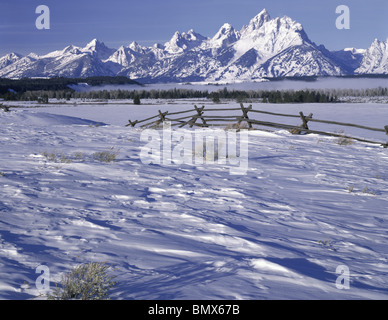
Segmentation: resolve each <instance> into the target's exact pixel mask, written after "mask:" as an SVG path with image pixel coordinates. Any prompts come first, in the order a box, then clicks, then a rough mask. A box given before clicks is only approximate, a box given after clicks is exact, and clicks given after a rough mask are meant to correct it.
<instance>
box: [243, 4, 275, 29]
mask: <svg viewBox="0 0 388 320" xmlns="http://www.w3.org/2000/svg"><path fill="white" fill-rule="evenodd" d="M270 20H271V17H270V15H269V13H268V11H267V9H263V10H262V11H261V12H260V13H259V14H258V15H256V16H255V17H253V18H252V19H251V21H249V24H248V25H247V26H244V27H243V28H242V30H241V34H248V33H251V32H252V31H254V30H257V29H259V28H261V27H262V26H263V24H264V23H266V22H268V21H270Z"/></svg>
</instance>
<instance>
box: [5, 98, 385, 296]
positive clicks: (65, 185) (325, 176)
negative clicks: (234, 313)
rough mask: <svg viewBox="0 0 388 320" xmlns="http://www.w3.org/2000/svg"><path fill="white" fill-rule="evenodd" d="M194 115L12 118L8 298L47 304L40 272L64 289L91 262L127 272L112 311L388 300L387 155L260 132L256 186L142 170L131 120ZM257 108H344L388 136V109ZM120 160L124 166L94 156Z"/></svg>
mask: <svg viewBox="0 0 388 320" xmlns="http://www.w3.org/2000/svg"><path fill="white" fill-rule="evenodd" d="M186 103H188V104H189V102H186ZM190 103H191V102H190ZM232 106H233V104H232ZM182 107H184V108H186V107H187V105H186V106H184V103H178V104H176V105H162V106H161V105H157V106H146V105H143V106H139V107H135V106H128V105H121V106H120V105H113V104H108V105H105V106H91V105H89V106H78V107H70V106H65V105H63V106H56V107H47V108H42V109H35V108H33V109H32V108H21V109H19V110H16V111H13V112H9V113H5V112H3V111H0V146H1V147H0V172H1V174H0V298H1V299H32V298H36V297H38V296H39V295H40V294H41V293H42V292H39V290H37V288H36V286H35V280H36V279H37V277H38V276H39V274H37V273H36V272H35V271H36V268H37V267H38V266H39V265H46V266H47V267H49V269H50V276H51V278H50V279H51V285H52V287H54V283H55V282H58V281H59V280H60V276H61V274H62V273H63V272H68V271H69V270H70V269H71V268H72V267H74V266H76V265H77V264H80V263H87V262H93V261H96V262H104V261H106V262H108V263H110V264H112V265H114V266H115V267H116V268H115V270H113V271H112V272H113V274H114V275H116V276H117V278H116V281H117V282H118V284H117V286H116V287H115V288H114V290H113V292H112V294H111V298H112V299H387V298H388V213H387V207H388V149H384V148H382V147H379V146H375V145H368V144H363V143H355V144H352V145H347V146H344V145H338V144H336V143H335V141H336V138H328V137H322V136H318V135H301V136H295V135H291V134H289V133H288V132H287V131H276V132H264V131H252V132H250V133H249V168H248V171H247V174H246V175H237V176H236V175H230V172H229V167H228V166H225V165H218V164H212V165H211V164H206V163H205V164H201V165H176V164H173V165H169V166H164V165H155V164H151V165H146V164H143V163H142V162H141V161H140V158H139V154H140V149H141V147H142V146H144V144H145V143H144V142H141V141H140V130H138V129H133V128H129V127H125V126H124V125H125V124H126V123H127V119H132V120H135V119H141V118H145V117H147V116H152V115H154V114H156V113H157V110H158V109H161V110H166V109H167V110H171V111H173V110H177V109H179V108H182ZM254 108H257V109H263V108H267V109H268V110H273V111H285V110H288V111H290V112H291V111H296V110H298V111H301V110H303V111H304V112H305V114H308V113H309V112H310V111H311V112H314V113H315V114H317V115H318V114H319V115H320V116H319V117H318V116H317V118H323V119H325V118H326V119H328V118H330V115H332V114H333V108H335V109H336V110H337V111H338V112H340V113H341V115H347V116H348V118H347V119H346V120H348V122H356V123H360V124H363V123H365V124H369V125H370V123H368V121H372V120H371V119H370V118H368V116H369V115H370V114H371V109H372V108H373V110H375V111H376V118H375V119H373V122H374V124H375V126H381V125H386V124H388V123H384V117H383V115H384V114H385V115H386V114H387V106H386V105H371V104H369V105H367V104H365V105H363V104H357V105H341V106H338V105H335V107H334V106H331V105H292V106H290V105H289V106H275V105H265V106H262V105H259V104H255V105H254ZM287 108H288V109H287ZM85 119H87V120H85ZM344 120H345V119H344ZM385 120H386V117H385ZM96 122H104V123H106V125H100V126H96V125H95V124H96ZM376 122H378V123H376ZM298 124H299V123H298ZM346 133H351V132H350V131H347V130H346ZM376 134H377V133H376ZM378 138H379V139H381V140H382V141H384V139H386V138H387V137H386V136H384V134H382V135H380V136H379V137H376V139H378ZM385 141H386V140H385ZM111 147H114V148H115V150H118V149H119V153H118V156H117V159H116V161H114V162H111V163H105V162H101V161H98V160H97V159H95V158H94V157H93V154H94V153H95V152H100V151H105V150H109V149H110V148H111ZM44 152H46V153H54V152H56V153H57V154H58V159H57V161H54V160H53V159H48V158H47V157H44V156H43V153H44ZM59 154H62V156H64V158H63V159H70V160H71V162H69V163H67V162H66V163H62V162H61V161H60V157H61V156H60V155H59ZM339 265H344V266H346V267H347V268H349V271H350V283H349V288H348V289H342V290H341V289H338V288H337V286H336V280H337V277H339V276H340V274H339V273H338V274H337V273H336V269H337V267H338V266H339ZM42 298H44V297H42V296H41V297H40V299H42Z"/></svg>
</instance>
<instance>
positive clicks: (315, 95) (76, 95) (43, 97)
mask: <svg viewBox="0 0 388 320" xmlns="http://www.w3.org/2000/svg"><path fill="white" fill-rule="evenodd" d="M348 96H349V97H350V96H351V97H375V96H388V88H381V87H380V88H374V89H320V90H296V91H295V90H248V91H243V90H228V89H227V88H226V87H225V88H224V89H221V90H218V91H215V92H209V91H208V90H205V91H200V90H193V89H177V88H174V89H170V90H120V89H117V90H100V91H88V92H76V91H74V90H71V89H63V90H35V91H30V90H28V91H25V92H13V91H8V92H6V93H5V94H3V95H1V94H0V97H2V98H3V99H4V100H20V101H38V102H41V103H47V102H48V101H49V99H57V100H63V99H65V100H70V99H85V100H88V99H90V100H110V99H112V100H117V99H120V100H135V99H136V101H137V102H139V100H141V99H190V98H196V99H197V98H207V99H211V100H212V101H214V102H220V101H221V99H224V100H237V101H239V102H244V101H249V100H260V101H261V102H264V103H309V102H310V103H328V102H337V101H338V98H340V97H348Z"/></svg>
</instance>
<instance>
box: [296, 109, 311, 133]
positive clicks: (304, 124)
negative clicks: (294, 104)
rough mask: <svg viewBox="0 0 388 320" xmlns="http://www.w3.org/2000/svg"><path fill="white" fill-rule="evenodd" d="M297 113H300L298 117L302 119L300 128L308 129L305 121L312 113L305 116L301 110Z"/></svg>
mask: <svg viewBox="0 0 388 320" xmlns="http://www.w3.org/2000/svg"><path fill="white" fill-rule="evenodd" d="M299 115H300V118H301V119H302V122H303V124H302V128H303V129H306V130H309V126H308V125H307V122H308V121H309V120H310V119H311V118H312V117H313V114H312V113H310V114H309V115H308V116H307V117H305V115H304V114H303V112H302V111H300V112H299Z"/></svg>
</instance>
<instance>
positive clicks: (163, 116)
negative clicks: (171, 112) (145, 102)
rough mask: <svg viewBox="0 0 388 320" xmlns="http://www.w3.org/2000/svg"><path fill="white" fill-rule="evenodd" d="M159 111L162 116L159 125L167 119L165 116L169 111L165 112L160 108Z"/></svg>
mask: <svg viewBox="0 0 388 320" xmlns="http://www.w3.org/2000/svg"><path fill="white" fill-rule="evenodd" d="M158 111H159V117H160V120H159V121H158V125H159V124H161V123H163V122H164V121H165V117H166V115H167V113H168V111H166V112H163V113H162V112H161V111H160V110H158Z"/></svg>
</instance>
